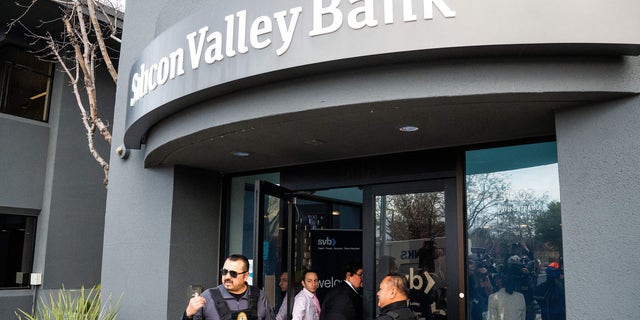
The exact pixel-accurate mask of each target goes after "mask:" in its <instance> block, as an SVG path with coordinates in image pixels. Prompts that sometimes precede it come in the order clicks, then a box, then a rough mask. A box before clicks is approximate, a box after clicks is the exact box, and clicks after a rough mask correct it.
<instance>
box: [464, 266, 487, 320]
mask: <svg viewBox="0 0 640 320" xmlns="http://www.w3.org/2000/svg"><path fill="white" fill-rule="evenodd" d="M468 261H469V262H468V275H467V282H468V288H469V294H470V297H471V311H470V312H469V314H470V317H471V319H472V320H482V319H483V316H482V314H483V313H486V312H487V308H488V304H489V295H491V294H492V293H493V292H494V285H493V283H492V277H491V274H490V273H489V271H488V270H487V268H486V267H485V266H484V265H483V264H482V263H481V262H480V261H477V260H475V259H469V260H468Z"/></svg>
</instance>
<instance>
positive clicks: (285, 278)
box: [276, 271, 289, 320]
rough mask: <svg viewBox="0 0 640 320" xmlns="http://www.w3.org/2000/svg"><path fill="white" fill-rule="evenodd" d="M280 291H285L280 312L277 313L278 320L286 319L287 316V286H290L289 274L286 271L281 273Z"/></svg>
mask: <svg viewBox="0 0 640 320" xmlns="http://www.w3.org/2000/svg"><path fill="white" fill-rule="evenodd" d="M278 285H279V286H280V291H282V292H284V297H283V298H282V303H281V304H280V309H278V314H276V320H286V318H287V300H288V296H287V289H288V288H287V287H288V286H289V274H288V273H287V272H286V271H285V272H283V273H282V274H281V275H280V283H279V284H278Z"/></svg>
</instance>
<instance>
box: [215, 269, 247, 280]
mask: <svg viewBox="0 0 640 320" xmlns="http://www.w3.org/2000/svg"><path fill="white" fill-rule="evenodd" d="M247 272H249V271H244V272H238V271H233V270H227V269H224V268H222V269H220V273H222V275H223V276H226V275H227V273H228V274H229V275H231V278H237V277H238V275H240V274H245V273H247Z"/></svg>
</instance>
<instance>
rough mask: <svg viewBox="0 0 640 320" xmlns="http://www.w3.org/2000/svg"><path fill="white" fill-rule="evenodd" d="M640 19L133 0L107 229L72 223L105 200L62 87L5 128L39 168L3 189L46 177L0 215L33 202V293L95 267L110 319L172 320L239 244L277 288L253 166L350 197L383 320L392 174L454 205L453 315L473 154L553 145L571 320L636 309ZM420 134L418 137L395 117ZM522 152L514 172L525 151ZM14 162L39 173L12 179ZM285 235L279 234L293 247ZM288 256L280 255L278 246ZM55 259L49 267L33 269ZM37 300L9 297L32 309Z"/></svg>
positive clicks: (459, 307)
mask: <svg viewBox="0 0 640 320" xmlns="http://www.w3.org/2000/svg"><path fill="white" fill-rule="evenodd" d="M637 13H640V4H638V3H637V2H635V1H631V0H625V1H620V2H618V3H616V5H615V6H612V5H610V4H607V3H602V2H597V1H587V2H585V1H577V0H571V1H564V2H562V3H556V2H553V3H551V2H549V3H540V2H539V1H524V2H522V1H520V2H509V3H504V2H500V1H494V0H487V1H482V2H478V1H466V0H425V1H421V0H414V1H366V0H363V1H340V0H334V1H320V0H314V1H304V2H302V3H298V2H295V1H285V0H281V1H270V2H259V1H234V2H225V3H222V2H219V1H206V0H201V1H196V0H193V1H181V2H180V3H179V4H177V3H175V2H171V1H154V2H147V1H129V2H128V3H127V7H126V14H127V19H126V21H125V23H124V27H123V41H122V46H121V55H120V65H119V74H120V80H119V82H118V86H117V90H116V94H115V99H114V102H115V110H114V116H113V141H114V142H113V145H112V150H111V162H110V166H111V174H110V184H109V189H108V192H107V194H106V201H104V202H102V203H104V204H105V207H104V209H102V211H101V210H98V208H97V206H96V207H95V208H96V210H97V211H96V216H97V218H96V219H97V220H100V219H104V224H102V222H100V223H95V224H91V226H90V227H88V226H87V225H85V224H83V225H82V226H78V225H77V224H81V223H82V222H81V221H83V220H82V219H67V218H69V217H66V215H78V214H79V211H83V212H82V213H83V214H84V213H85V212H84V210H80V209H78V207H76V206H80V205H82V204H84V205H86V206H89V207H91V208H94V206H93V205H94V204H95V203H97V202H98V201H94V200H95V199H98V198H95V199H93V198H92V199H90V200H89V199H87V198H84V197H83V198H82V199H78V198H79V197H77V189H75V188H76V187H80V184H88V183H90V182H87V181H89V180H90V179H86V177H85V176H75V175H73V173H74V172H77V170H78V165H76V164H75V163H74V162H71V161H73V160H74V159H77V157H79V156H80V155H84V153H83V152H82V151H80V150H78V151H76V149H72V146H77V144H75V143H73V141H66V140H64V142H62V141H63V140H62V139H60V138H59V137H65V138H69V139H80V138H79V137H72V136H71V134H68V135H69V136H68V137H67V136H66V135H67V134H65V132H66V131H67V130H71V129H70V128H69V127H67V126H60V125H58V122H59V121H61V120H62V119H66V118H67V117H69V118H72V117H73V113H72V112H70V111H62V110H64V108H59V111H56V108H57V106H58V104H57V103H56V101H59V102H60V104H62V102H63V101H62V99H64V96H65V95H63V94H62V95H61V96H62V97H58V98H57V99H56V98H55V95H54V98H52V114H51V118H50V123H49V125H47V126H42V125H39V126H35V125H31V124H29V125H28V127H29V130H30V132H33V133H32V134H30V135H29V136H30V138H29V139H32V140H33V139H35V140H36V141H35V142H37V143H33V141H30V142H28V143H30V144H29V145H30V146H33V148H36V150H32V151H24V150H25V149H23V148H17V147H15V144H14V143H15V140H14V139H12V140H11V141H4V140H0V143H3V144H6V146H5V148H9V149H11V148H13V150H16V151H15V152H18V151H19V152H21V153H22V154H23V153H24V152H36V153H37V152H40V154H41V155H42V156H46V160H39V159H42V157H34V158H32V157H31V156H30V155H25V157H29V158H30V159H34V160H33V162H36V161H40V162H41V163H21V164H8V166H9V167H10V168H16V169H15V170H11V171H3V172H2V173H0V174H1V175H3V177H2V181H4V175H6V176H7V179H9V180H7V181H15V183H18V186H20V187H19V188H17V189H12V190H21V189H23V190H39V189H44V190H45V191H44V192H41V193H40V194H42V199H38V198H35V199H28V200H25V201H27V202H26V203H13V204H12V203H11V202H10V201H18V200H19V199H21V198H20V197H19V195H18V194H11V195H6V196H2V195H0V201H3V203H5V204H0V208H6V207H11V208H28V209H30V210H31V209H33V210H35V211H34V212H36V211H40V213H39V218H38V232H39V233H38V236H37V237H36V241H37V244H36V247H35V248H36V254H35V261H34V271H37V270H42V272H43V280H44V285H43V287H47V284H48V287H47V288H52V289H53V288H56V285H57V284H58V283H62V282H64V284H65V285H66V286H67V287H68V286H70V285H69V283H74V284H76V286H77V285H79V284H81V283H82V284H85V285H86V284H87V283H93V282H94V281H99V282H100V283H101V284H102V286H103V290H104V291H105V292H107V293H110V294H112V295H114V296H119V295H122V297H123V298H122V299H123V300H122V304H121V308H120V315H119V319H137V318H141V317H142V318H146V319H177V318H179V317H180V316H181V314H182V312H183V311H184V309H185V307H186V305H187V302H188V299H189V286H191V285H201V286H202V287H204V288H208V287H212V286H214V285H217V284H218V281H219V274H218V270H219V269H220V267H221V266H222V263H223V262H224V257H225V255H227V254H230V253H244V254H246V255H248V256H249V258H250V259H251V260H252V261H253V264H254V265H253V267H254V269H253V270H252V271H253V272H254V274H253V277H254V281H256V282H257V284H258V285H260V286H261V287H263V288H264V289H265V291H266V292H272V291H273V288H272V287H273V284H274V283H273V278H272V277H274V276H277V275H278V272H276V271H273V270H269V267H270V264H269V263H268V262H267V260H269V259H271V258H272V257H271V256H269V254H270V253H269V252H270V251H269V250H270V249H269V248H270V247H268V246H267V242H268V241H266V240H265V241H264V242H261V241H262V240H263V237H265V235H263V234H262V233H261V231H260V230H262V229H261V228H260V226H261V224H260V222H259V221H261V219H260V218H261V217H254V216H253V211H252V210H253V208H249V207H250V206H251V205H253V200H254V199H253V198H252V197H251V196H247V195H252V194H253V193H252V192H254V191H255V192H256V194H257V193H258V189H260V187H259V185H258V184H254V181H255V180H267V181H271V182H272V183H274V184H278V185H279V187H282V188H286V189H288V190H289V191H292V192H301V191H304V192H305V193H314V195H318V194H320V193H321V191H324V190H335V189H348V190H349V191H354V190H355V191H356V192H359V195H358V196H357V197H355V199H356V200H354V198H353V197H350V198H349V202H348V204H350V205H351V204H354V203H356V204H358V205H359V207H360V209H361V210H362V211H361V215H359V219H357V220H358V221H357V222H356V223H354V224H355V225H356V226H355V227H353V229H357V230H358V232H361V234H362V248H361V249H362V254H361V255H359V257H361V258H362V264H363V267H364V271H365V275H366V277H369V278H365V287H364V299H365V300H364V301H365V309H367V311H366V312H365V313H366V315H367V317H366V318H367V319H368V318H372V317H373V315H374V314H375V312H376V310H375V291H376V290H377V285H378V283H377V281H378V280H379V279H378V278H376V277H375V276H374V275H375V274H376V273H379V272H380V271H381V270H383V269H384V268H383V266H382V263H381V261H382V259H381V258H382V257H381V256H379V252H378V249H379V246H380V245H379V243H378V241H379V239H380V238H377V233H376V232H378V231H379V230H380V229H379V228H380V225H379V224H378V223H379V221H378V220H377V219H378V217H379V216H380V215H381V214H380V213H379V212H377V211H375V209H374V208H373V207H375V206H376V205H377V202H376V201H377V200H378V199H379V198H378V197H379V195H383V194H387V193H388V194H391V193H393V192H395V191H396V190H398V189H394V188H396V187H398V186H399V187H398V188H400V189H401V190H409V191H407V192H416V191H414V190H418V191H417V192H422V191H424V190H427V191H431V190H438V191H442V194H443V195H444V198H445V199H446V200H444V204H443V205H444V206H445V207H446V209H444V211H445V215H446V234H447V236H446V237H441V238H442V241H443V242H442V243H441V244H438V246H439V247H441V248H442V249H444V250H445V251H446V262H445V261H443V265H442V270H444V271H445V272H444V273H446V275H447V279H448V280H447V284H448V289H449V290H448V292H446V298H447V299H448V310H447V311H448V312H447V315H448V318H449V319H469V317H470V314H471V310H472V307H471V299H469V297H472V293H471V292H470V290H469V288H470V287H469V285H468V284H467V283H465V279H466V277H467V272H469V270H468V269H467V265H466V264H465V259H466V258H467V256H468V255H469V253H470V252H471V249H472V247H473V246H472V245H471V241H470V239H471V232H470V230H469V229H467V228H468V227H469V225H468V224H467V223H468V221H469V213H468V211H469V207H470V205H469V203H470V198H469V197H466V196H465V195H466V194H468V193H469V190H470V183H469V181H470V180H469V175H470V172H471V171H473V170H472V169H471V165H470V162H471V160H470V159H472V158H473V155H474V154H473V151H475V150H484V149H490V148H501V147H511V146H516V147H517V146H525V145H530V144H545V143H551V144H552V146H553V147H552V150H553V151H554V152H553V158H554V160H553V161H551V162H553V163H555V164H557V170H556V171H557V179H556V181H557V184H558V186H559V198H560V199H561V202H562V223H561V226H562V239H561V240H562V250H561V252H562V254H561V258H562V260H561V261H562V263H563V268H564V276H565V281H564V290H565V299H566V318H567V319H602V318H605V319H635V318H636V317H637V315H638V314H640V307H639V304H638V303H637V301H638V296H639V293H638V290H637V287H638V286H640V280H638V279H640V278H638V277H635V276H633V275H632V274H628V273H627V272H624V271H623V270H631V268H632V267H633V266H634V265H635V262H636V261H637V260H638V259H639V258H640V254H638V253H637V252H636V250H635V247H636V246H638V245H640V238H639V237H638V236H637V231H636V226H637V225H639V224H640V216H639V215H638V213H637V208H638V207H639V206H640V200H639V198H638V197H637V195H638V194H639V193H640V187H639V186H638V184H637V181H638V180H639V178H640V173H639V172H638V170H637V167H638V164H640V156H638V153H637V150H638V149H639V147H640V142H638V141H640V140H638V137H639V136H640V127H639V124H640V98H639V97H638V93H639V92H640V77H639V74H640V58H639V57H638V54H640V33H637V32H636V30H640V22H639V20H638V19H637V18H636V15H637ZM56 84H57V85H59V86H61V85H62V84H60V83H59V82H54V86H55V85H56ZM66 112H69V115H68V116H64V114H66ZM0 121H3V119H2V118H0ZM5 121H6V120H5ZM52 123H53V124H52ZM10 125H11V126H13V127H19V128H23V127H24V126H25V124H24V123H22V122H16V121H12V122H10ZM78 125H79V123H78ZM410 126H411V127H415V128H414V129H418V130H417V131H412V132H402V131H400V130H398V129H401V128H402V129H403V130H410V131H411V128H409V127H410ZM4 128H5V126H4V124H3V126H2V127H0V130H4ZM53 128H55V130H54V129H53ZM16 130H17V129H15V130H11V132H15V131H16ZM34 137H35V138H34ZM25 139H26V138H25ZM58 141H60V142H58ZM25 144H27V142H25ZM37 145H40V146H41V147H40V148H37V147H36V146H37ZM52 146H53V147H52ZM65 146H66V147H65ZM42 148H46V149H47V151H46V152H44V151H42V150H41V149H42ZM70 149H71V150H74V151H73V153H68V152H61V150H65V151H67V150H70ZM69 152H71V151H69ZM71 155H75V157H72V156H71ZM538 155H539V154H538ZM87 157H88V155H87ZM512 158H513V159H511V161H513V163H515V162H517V163H518V164H516V165H514V166H515V167H524V166H526V165H525V164H522V163H523V162H528V161H529V160H530V159H534V158H536V154H535V153H534V154H529V153H521V154H515V155H513V156H512ZM0 159H1V161H10V159H6V160H5V158H4V157H2V158H0ZM36 159H38V160H36ZM56 159H58V161H56ZM65 160H68V161H69V162H67V161H65ZM531 161H532V162H535V160H531ZM545 161H547V160H544V161H542V160H541V161H540V162H541V163H542V162H544V163H548V161H547V162H545ZM498 162H499V161H495V162H490V163H485V164H484V167H485V170H478V171H479V172H481V173H485V172H489V169H486V168H488V167H491V166H496V167H497V166H498V165H499V163H498ZM505 162H506V161H505ZM72 164H74V165H72ZM22 165H24V166H26V167H25V169H24V170H29V172H30V173H31V174H34V175H37V176H38V178H37V179H35V181H33V179H26V180H25V179H23V178H22V177H20V176H18V177H16V174H19V173H17V172H22V171H21V170H20V169H21V167H20V166H22ZM86 165H87V166H91V165H92V164H91V163H90V162H88V163H87V164H86ZM33 166H37V167H40V166H44V168H46V169H41V172H40V173H38V172H34V171H33V170H31V169H27V168H32V167H33ZM64 173H69V176H70V177H67V175H66V174H65V175H63V174H64ZM94 174H96V175H97V176H98V175H99V174H100V172H99V171H97V172H95V173H94ZM273 176H276V177H277V178H275V179H272V177H273ZM56 177H58V179H56ZM11 179H12V180H11ZM98 179H100V178H99V177H96V178H95V179H93V180H98ZM270 179H271V180H270ZM27 180H28V181H27ZM274 180H275V181H274ZM69 183H71V185H72V186H73V188H72V187H71V186H69ZM34 184H35V185H34ZM236 184H237V185H239V187H238V188H239V189H240V190H241V191H238V189H236V187H237V185H236ZM254 186H255V190H254V189H253V188H254ZM85 187H86V186H83V188H85ZM98 188H99V186H98ZM83 190H86V189H83ZM389 190H391V191H389ZM385 192H387V193H385ZM96 193H97V194H100V192H98V191H96ZM239 194H241V196H239ZM260 194H262V193H260ZM56 195H57V196H56ZM94 196H95V195H94ZM243 196H244V198H243ZM305 196H306V195H299V197H300V199H302V198H304V197H305ZM92 197H93V196H92ZM358 197H359V198H358ZM258 198H259V197H256V202H255V206H256V207H259V204H258V203H261V202H259V200H258ZM16 199H18V200H16ZM56 199H57V200H56ZM70 200H74V201H70ZM76 200H77V201H80V202H77V201H76ZM43 203H44V204H47V205H46V206H45V205H43ZM250 204H251V205H250ZM238 205H239V206H240V207H242V206H243V205H244V207H243V208H242V209H237V207H236V206H238ZM52 208H54V209H55V210H54V209H52ZM74 212H75V213H74ZM92 212H93V211H92ZM247 212H249V213H250V214H249V215H247ZM256 212H258V211H256ZM102 213H104V216H102ZM243 214H245V215H244V216H243ZM256 216H258V214H256ZM266 216H267V214H265V219H266ZM82 217H83V219H84V218H85V217H86V215H82ZM242 219H244V220H242ZM253 219H255V220H253ZM248 220H250V221H251V222H248V223H247V222H246V221H248ZM238 221H240V222H238ZM243 221H244V222H243ZM253 221H255V222H256V225H254V222H253ZM42 223H47V225H48V226H49V229H48V230H49V231H48V233H44V235H41V233H40V232H41V230H40V229H42V228H41V227H40V224H42ZM344 225H346V224H345V223H344V222H343V224H342V225H341V226H342V227H341V229H346V228H347V227H344ZM52 226H53V227H54V229H51V228H52ZM385 226H386V225H385ZM521 226H523V228H524V227H526V226H525V225H521ZM102 227H104V228H103V229H102ZM291 227H292V228H293V226H291ZM77 228H82V231H83V232H88V233H91V234H96V235H97V236H96V237H95V238H92V240H91V241H93V242H95V243H93V242H91V243H87V244H86V246H85V245H84V244H83V245H82V246H83V247H82V248H77V249H78V250H77V251H78V252H81V253H82V252H84V253H86V254H87V256H85V257H82V256H78V254H77V253H76V252H74V253H73V254H72V253H65V252H67V251H64V252H63V250H62V248H61V247H62V246H65V245H63V243H67V242H64V241H65V238H66V237H71V235H69V234H68V233H65V231H66V230H76V229H77ZM44 229H45V230H46V228H44ZM276 229H277V228H276ZM42 232H44V231H42ZM291 232H293V231H291ZM431 235H433V234H431ZM74 237H75V235H74ZM293 237H294V233H289V236H288V238H287V240H284V242H283V243H289V244H294V245H297V244H295V243H294V241H293V239H292V238H293ZM83 238H87V239H88V238H89V237H88V236H87V237H83ZM276 238H277V237H276ZM445 238H446V239H445ZM296 239H297V241H302V239H303V238H300V237H296ZM416 239H417V238H416ZM436 239H438V238H436ZM474 239H475V238H474ZM67 240H68V239H67ZM41 241H45V242H46V243H40V242H41ZM287 241H290V242H287ZM263 244H264V246H263ZM392 245H393V244H391V246H392ZM45 248H46V250H45ZM64 249H66V248H64ZM43 250H44V251H46V252H41V251H43ZM278 250H284V252H287V253H290V252H289V251H287V250H290V248H289V249H287V246H286V244H285V245H282V243H281V244H280V245H279V246H278ZM380 250H381V251H380V252H382V249H380ZM392 251H393V247H392V248H391V250H390V252H392ZM279 252H280V251H279ZM65 254H66V255H67V256H68V260H67V259H65V258H64V257H65ZM294 256H295V255H294ZM47 257H49V259H51V260H50V261H51V262H49V263H46V266H45V267H47V268H51V269H47V268H45V269H39V266H41V265H42V264H45V262H48V261H49V260H47ZM274 259H276V258H274ZM277 259H281V258H277ZM293 260H296V261H295V262H293V261H289V260H287V259H283V260H282V263H280V260H278V261H279V262H278V263H279V264H280V265H279V267H282V268H284V269H278V270H279V271H282V270H290V271H291V270H297V269H296V267H297V266H298V265H297V263H298V258H295V259H293ZM301 260H304V259H301ZM65 261H66V263H65ZM549 261H551V260H549ZM307 262H308V261H307ZM84 263H90V264H98V265H85V266H83V264H84ZM302 263H303V264H304V263H305V262H302ZM313 263H317V262H313ZM50 265H53V266H52V267H48V266H50ZM69 270H74V271H78V272H68V271H69ZM89 270H91V271H89ZM412 270H413V269H412ZM616 270H619V271H616ZM63 271H64V272H63ZM90 272H93V273H95V272H99V273H100V274H99V275H96V274H93V273H92V274H86V273H90ZM411 272H413V271H411ZM83 274H86V275H83ZM411 275H413V273H411ZM67 277H69V280H67ZM65 280H66V281H65ZM48 281H50V282H48ZM15 292H17V291H15ZM3 293H4V292H2V291H0V294H3ZM28 294H29V293H28V292H27V291H25V292H24V296H22V297H12V298H11V299H22V300H25V301H23V302H22V303H29V302H28V301H26V300H28V299H31V296H30V295H28ZM14 296H15V294H14ZM270 297H271V298H276V299H275V300H277V295H270ZM3 299H4V298H3ZM2 301H4V300H2ZM2 303H3V304H4V302H2ZM436 308H437V306H436Z"/></svg>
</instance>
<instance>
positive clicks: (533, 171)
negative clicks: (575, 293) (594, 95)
mask: <svg viewBox="0 0 640 320" xmlns="http://www.w3.org/2000/svg"><path fill="white" fill-rule="evenodd" d="M465 169H466V185H465V188H466V234H467V252H466V253H467V270H466V272H467V295H468V299H467V315H468V316H467V319H471V320H484V319H502V318H501V317H500V316H498V315H502V316H504V319H521V318H520V316H523V317H524V318H523V319H526V320H536V319H542V320H547V319H565V318H566V316H565V303H564V271H563V270H564V269H563V261H562V258H563V257H562V224H561V214H560V213H561V210H560V195H559V194H560V193H559V184H558V167H557V153H556V144H555V142H546V143H537V144H528V145H519V146H512V147H504V148H492V149H482V150H474V151H468V152H467V153H466V168H465Z"/></svg>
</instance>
